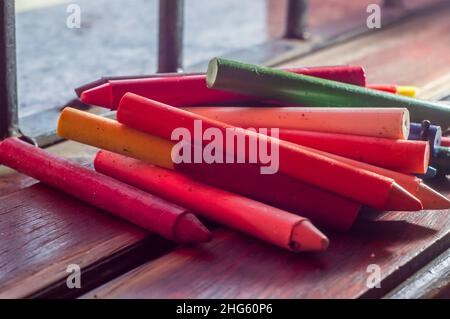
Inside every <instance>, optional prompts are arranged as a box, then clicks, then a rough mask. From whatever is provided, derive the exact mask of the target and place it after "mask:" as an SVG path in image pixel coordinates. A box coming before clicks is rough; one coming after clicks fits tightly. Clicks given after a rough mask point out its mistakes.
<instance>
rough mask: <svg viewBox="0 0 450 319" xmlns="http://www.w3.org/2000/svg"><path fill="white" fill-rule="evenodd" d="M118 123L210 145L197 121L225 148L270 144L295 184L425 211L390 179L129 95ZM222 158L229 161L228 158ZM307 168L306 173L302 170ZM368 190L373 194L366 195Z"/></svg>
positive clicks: (371, 203)
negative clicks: (230, 141) (181, 133)
mask: <svg viewBox="0 0 450 319" xmlns="http://www.w3.org/2000/svg"><path fill="white" fill-rule="evenodd" d="M117 120H118V121H119V122H121V123H123V124H125V125H127V126H129V127H132V128H135V129H137V130H140V131H143V132H147V133H149V134H153V135H156V136H159V137H161V138H165V139H167V140H170V139H171V138H172V134H173V132H174V130H176V129H179V128H183V129H185V130H187V131H188V132H189V133H190V136H193V137H194V141H193V143H206V142H205V141H203V140H197V138H200V139H202V136H203V135H202V134H201V133H200V134H201V135H200V136H197V135H198V133H197V134H196V132H194V126H195V125H194V124H195V121H200V123H201V125H202V128H200V132H202V131H203V130H207V129H210V128H211V129H213V130H215V131H220V132H221V136H220V137H218V139H219V140H221V145H227V141H226V136H227V135H229V134H230V131H231V132H232V134H233V135H235V136H236V137H237V138H238V139H244V140H245V139H247V138H248V139H249V140H250V141H253V142H254V143H257V144H259V145H261V144H266V145H267V148H268V149H274V148H275V149H277V150H278V154H279V156H278V158H279V171H280V173H282V174H285V175H287V176H290V177H292V178H295V179H298V180H301V181H303V182H306V183H309V184H311V185H314V186H316V187H319V188H322V189H324V190H327V191H330V192H333V193H335V194H339V195H341V196H344V197H347V198H350V199H352V200H354V201H356V202H360V203H363V204H366V205H369V206H371V207H374V208H378V209H383V210H389V209H393V210H394V209H399V208H400V207H401V208H403V209H404V210H420V209H421V208H422V205H421V203H420V201H419V200H418V199H417V198H415V197H414V196H412V195H411V194H410V193H408V192H407V191H406V190H404V189H403V188H402V187H400V186H399V185H398V184H396V183H395V182H394V180H392V179H390V178H387V177H384V176H381V175H377V174H373V173H371V172H368V171H366V170H363V169H359V168H355V167H351V166H349V165H347V164H345V163H342V162H340V161H337V160H334V159H331V158H329V157H325V156H322V155H319V154H317V153H316V152H314V151H311V150H310V149H305V148H304V147H302V146H300V145H297V144H293V143H290V142H285V141H280V140H279V139H276V138H272V137H268V136H266V135H262V134H258V133H255V132H253V131H250V130H243V129H237V128H236V127H233V126H230V125H228V124H225V123H222V122H218V121H214V120H211V119H209V118H205V117H202V116H200V115H197V114H194V113H191V112H187V111H184V110H181V109H177V108H175V107H172V106H169V105H167V104H164V103H160V102H157V101H154V100H149V99H146V98H144V97H141V96H138V95H135V94H132V93H127V94H125V95H124V97H123V98H122V100H121V102H120V105H119V108H118V111H117ZM197 123H198V122H197ZM195 130H196V129H195ZM227 130H228V133H227ZM196 136H197V137H196ZM216 139H217V138H216ZM250 143H251V142H249V144H250ZM249 150H250V149H249V148H246V149H245V150H244V153H245V154H241V153H238V154H237V155H238V156H242V157H245V158H246V159H248V156H254V155H255V154H250V152H248V151H249ZM221 151H223V150H221ZM235 153H236V152H235ZM223 154H225V155H227V156H228V155H230V154H228V153H225V152H223ZM223 154H222V155H223ZM259 164H261V163H259ZM305 167H308V169H307V170H305V169H303V168H305ZM367 189H370V190H371V191H370V192H367Z"/></svg>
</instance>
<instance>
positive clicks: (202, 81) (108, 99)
mask: <svg viewBox="0 0 450 319" xmlns="http://www.w3.org/2000/svg"><path fill="white" fill-rule="evenodd" d="M286 71H289V72H293V73H300V74H304V75H310V76H315V77H319V78H324V79H328V80H333V81H339V82H346V83H350V84H355V85H360V86H364V85H365V73H364V69H363V68H362V67H360V66H332V67H317V68H292V69H286ZM98 83H100V82H98ZM127 92H131V93H135V94H138V95H141V96H143V97H147V98H151V99H153V100H156V101H159V102H163V103H166V104H170V105H172V106H193V105H194V106H198V105H212V104H216V105H218V104H227V103H251V102H255V101H258V100H259V99H258V98H257V97H252V96H245V95H242V94H237V93H230V92H225V91H220V90H214V89H208V88H207V87H206V76H205V75H204V74H198V75H178V76H174V75H170V76H163V77H151V78H137V79H125V80H110V81H107V82H106V83H104V84H102V85H100V86H96V87H93V88H91V89H89V90H87V91H84V92H82V93H81V97H80V98H81V101H82V102H83V103H86V104H92V105H97V106H102V107H106V108H110V109H113V110H115V109H117V107H118V106H119V102H120V99H121V98H122V97H123V95H124V94H125V93H127Z"/></svg>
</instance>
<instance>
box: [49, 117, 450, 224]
mask: <svg viewBox="0 0 450 319" xmlns="http://www.w3.org/2000/svg"><path fill="white" fill-rule="evenodd" d="M86 122H88V124H89V125H88V127H100V128H101V127H103V126H105V128H104V129H101V130H96V129H94V130H85V129H83V128H84V127H86ZM58 134H59V135H60V136H61V137H64V138H68V139H71V140H75V141H78V142H81V143H84V144H88V145H91V146H95V147H99V148H104V149H108V150H110V151H113V152H116V153H119V154H122V155H126V156H130V157H133V158H136V159H142V160H143V161H146V162H147V163H150V164H156V165H160V166H163V167H167V168H170V169H175V170H182V169H183V168H182V167H180V166H181V165H179V164H178V165H174V164H173V163H172V162H170V163H167V161H162V162H160V163H159V164H158V160H157V159H158V158H156V160H155V157H152V156H149V152H148V151H147V149H151V150H152V152H150V153H155V154H158V155H159V156H160V158H168V161H171V156H170V153H171V149H172V148H173V146H174V145H175V143H174V142H170V141H166V140H161V139H160V138H158V137H155V136H152V135H150V134H143V133H141V132H138V131H136V130H134V129H132V128H129V127H126V126H123V125H121V124H119V123H118V122H117V121H114V120H108V119H104V118H102V117H100V116H98V115H93V114H89V113H87V112H82V111H79V110H76V109H73V108H65V109H64V111H63V113H62V114H61V117H60V120H59V123H58ZM162 141H163V143H162ZM128 145H143V147H142V148H133V147H130V146H128ZM146 145H147V146H146ZM311 151H314V152H318V153H320V154H322V155H323V156H327V157H330V158H335V159H336V160H339V161H341V162H344V163H347V164H348V165H351V166H355V167H360V168H362V169H365V170H368V171H371V172H374V173H377V174H381V175H384V176H387V177H389V178H392V179H394V180H395V181H396V182H397V183H398V184H399V185H401V186H402V187H403V188H405V189H406V190H408V191H409V192H411V193H412V194H413V195H414V196H416V197H417V198H419V199H420V201H421V202H422V203H423V206H424V208H425V209H445V208H450V201H449V200H448V199H447V198H445V197H444V196H443V195H441V194H439V193H438V192H436V191H434V190H433V189H431V188H430V187H428V186H427V185H425V184H423V183H422V182H421V180H420V179H419V178H417V177H416V176H413V175H407V174H404V173H400V172H395V171H392V170H388V169H385V168H381V167H378V166H374V165H370V164H367V163H363V162H358V161H355V160H352V159H348V158H345V157H342V156H339V155H335V154H330V153H326V152H323V151H319V150H315V149H314V150H311ZM233 165H235V164H233ZM233 165H226V166H224V168H226V169H227V170H230V174H229V175H230V176H236V175H235V174H233V172H234V170H233V169H232V166H233ZM201 166H202V165H200V167H201ZM230 166H231V168H230ZM249 172H250V173H248V174H249V176H248V177H245V178H248V179H249V180H250V179H251V178H253V177H250V176H251V171H250V170H249ZM223 174H225V175H226V173H225V172H223ZM258 175H260V176H261V174H259V171H258ZM280 175H281V174H280ZM238 176H239V175H238ZM291 180H292V179H291ZM298 183H300V181H296V184H297V185H296V186H295V187H298V189H302V188H303V189H304V190H306V191H305V192H299V193H298V198H297V199H296V198H295V194H294V195H293V196H292V197H291V196H290V195H289V194H290V193H289V188H291V187H292V188H294V186H293V185H292V181H288V182H286V183H285V184H283V185H281V186H278V184H277V187H270V185H264V183H259V185H264V186H265V188H267V193H268V194H271V191H270V190H274V191H273V195H272V196H273V198H272V200H274V202H271V203H269V204H271V205H274V206H277V207H278V206H279V207H291V208H290V210H299V211H301V212H308V214H311V215H309V216H310V217H311V219H313V220H315V217H314V216H315V215H316V216H320V218H324V221H323V223H324V224H327V227H328V225H331V226H329V227H330V228H335V229H345V227H346V226H345V225H348V227H349V226H350V225H351V223H352V219H351V216H352V215H353V213H352V206H351V205H349V203H348V202H347V203H345V202H343V201H341V204H339V205H338V204H337V201H336V199H334V200H333V199H331V200H330V199H329V198H328V199H327V198H324V197H326V196H327V195H326V194H323V193H322V194H321V193H320V192H323V190H320V189H319V188H315V187H309V186H308V185H306V184H303V185H301V184H300V185H298ZM256 185H258V183H257V184H256ZM259 188H262V187H259ZM233 191H236V192H239V189H236V190H233ZM284 191H286V193H287V194H288V195H286V198H284V197H283V195H282V194H283V192H284ZM264 192H265V191H264V190H263V191H261V190H259V189H258V187H255V188H254V189H252V193H253V194H244V195H248V196H250V197H252V196H253V197H254V198H255V199H258V200H261V201H264V199H263V198H258V197H259V195H261V194H264ZM311 192H313V193H311ZM278 193H281V195H278ZM328 194H331V193H328ZM266 196H267V194H266ZM266 198H269V196H267V197H266ZM311 198H324V199H323V201H322V202H321V203H327V202H328V200H330V201H331V202H333V201H334V205H335V206H337V207H338V209H337V211H339V212H340V214H345V215H346V216H348V217H346V218H343V219H342V220H340V221H341V222H342V225H341V226H340V225H339V224H335V223H334V222H333V217H331V219H330V220H329V221H328V220H326V218H327V216H328V214H327V209H328V208H329V206H327V205H326V204H324V205H321V204H319V205H318V206H317V209H315V204H314V201H312V200H311ZM342 199H344V198H342ZM291 200H292V201H291ZM321 207H322V209H323V210H321ZM353 207H354V206H353ZM285 209H288V208H285ZM309 209H311V211H309ZM333 225H334V226H333Z"/></svg>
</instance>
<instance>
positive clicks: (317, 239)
mask: <svg viewBox="0 0 450 319" xmlns="http://www.w3.org/2000/svg"><path fill="white" fill-rule="evenodd" d="M328 245H329V240H328V238H327V237H326V236H325V235H324V234H323V233H322V232H321V231H320V230H318V229H317V228H316V227H315V226H314V225H313V224H312V223H311V222H310V221H309V220H304V221H302V222H300V223H298V224H297V225H295V227H294V230H293V232H292V236H291V243H290V247H291V249H292V250H294V251H320V250H326V249H327V248H328Z"/></svg>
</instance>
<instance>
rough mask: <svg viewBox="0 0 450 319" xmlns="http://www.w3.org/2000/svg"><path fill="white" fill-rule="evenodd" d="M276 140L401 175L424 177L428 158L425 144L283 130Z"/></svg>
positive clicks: (428, 151)
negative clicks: (420, 175) (350, 159)
mask: <svg viewBox="0 0 450 319" xmlns="http://www.w3.org/2000/svg"><path fill="white" fill-rule="evenodd" d="M280 139H282V140H286V141H289V142H292V143H295V144H300V145H304V146H309V147H312V148H315V149H319V150H322V151H325V152H329V153H333V154H337V155H341V156H343V157H348V158H352V159H354V160H358V161H360V162H365V163H369V164H373V165H376V166H381V167H384V168H388V169H391V170H395V171H400V172H405V173H415V174H424V173H425V172H426V171H427V169H428V162H429V159H430V146H429V144H428V142H426V141H408V140H391V139H385V138H376V137H367V136H357V135H346V134H334V133H322V132H309V131H299V130H285V129H281V130H280Z"/></svg>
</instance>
